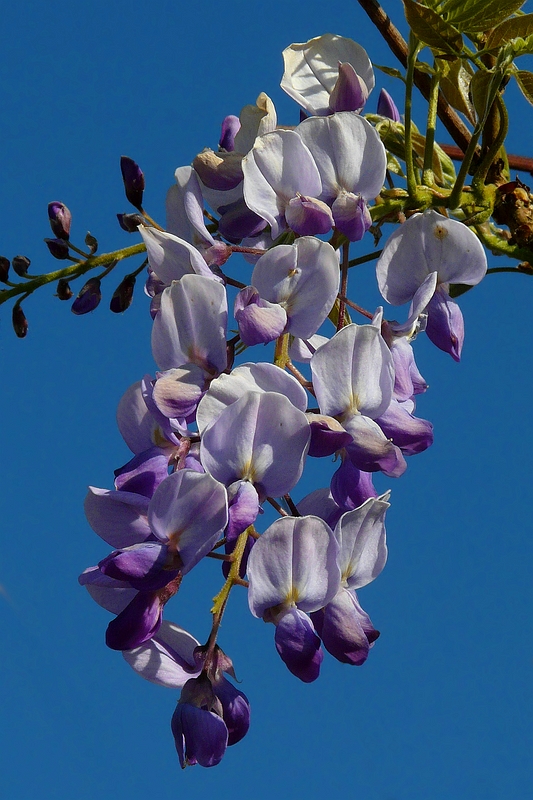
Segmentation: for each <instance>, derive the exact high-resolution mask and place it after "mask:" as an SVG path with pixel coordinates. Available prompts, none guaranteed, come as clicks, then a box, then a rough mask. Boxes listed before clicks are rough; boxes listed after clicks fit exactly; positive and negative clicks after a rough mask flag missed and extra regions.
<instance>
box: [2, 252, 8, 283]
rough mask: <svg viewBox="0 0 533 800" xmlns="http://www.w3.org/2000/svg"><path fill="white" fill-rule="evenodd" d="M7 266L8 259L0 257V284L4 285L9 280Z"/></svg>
mask: <svg viewBox="0 0 533 800" xmlns="http://www.w3.org/2000/svg"><path fill="white" fill-rule="evenodd" d="M9 265H10V261H9V258H6V257H5V256H0V281H1V282H2V283H5V282H6V281H7V280H9Z"/></svg>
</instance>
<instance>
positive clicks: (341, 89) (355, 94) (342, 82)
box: [329, 62, 368, 112]
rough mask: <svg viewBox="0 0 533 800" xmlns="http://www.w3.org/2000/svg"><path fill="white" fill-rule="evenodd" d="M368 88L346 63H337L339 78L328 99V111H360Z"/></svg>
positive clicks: (365, 99)
mask: <svg viewBox="0 0 533 800" xmlns="http://www.w3.org/2000/svg"><path fill="white" fill-rule="evenodd" d="M367 98H368V87H367V85H366V83H365V82H364V80H363V79H362V78H361V77H360V76H359V75H358V74H357V72H356V71H355V69H354V68H353V67H352V65H351V64H349V63H348V62H346V63H344V64H341V63H339V77H338V78H337V82H336V84H335V86H334V87H333V90H332V92H331V94H330V97H329V108H330V111H333V112H336V111H361V109H362V108H363V106H364V104H365V103H366V101H367Z"/></svg>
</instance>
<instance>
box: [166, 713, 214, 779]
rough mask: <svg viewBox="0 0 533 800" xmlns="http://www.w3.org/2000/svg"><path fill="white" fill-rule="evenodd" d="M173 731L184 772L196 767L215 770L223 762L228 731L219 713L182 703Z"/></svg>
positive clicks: (173, 720)
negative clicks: (186, 768) (190, 767)
mask: <svg viewBox="0 0 533 800" xmlns="http://www.w3.org/2000/svg"><path fill="white" fill-rule="evenodd" d="M171 728H172V734H173V736H174V741H175V743H176V750H177V753H178V758H179V760H180V765H181V768H182V769H185V767H187V766H193V765H194V764H200V766H201V767H214V766H215V765H216V764H218V763H219V762H220V761H221V760H222V757H223V755H224V753H225V752H226V747H227V743H228V729H227V728H226V724H225V722H224V720H223V719H222V717H220V716H218V714H215V713H214V712H213V711H208V710H206V709H204V708H198V707H197V706H192V705H189V703H178V705H177V706H176V710H175V712H174V715H173V717H172V723H171Z"/></svg>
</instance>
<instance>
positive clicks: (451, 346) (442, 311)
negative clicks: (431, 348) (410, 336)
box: [426, 286, 465, 361]
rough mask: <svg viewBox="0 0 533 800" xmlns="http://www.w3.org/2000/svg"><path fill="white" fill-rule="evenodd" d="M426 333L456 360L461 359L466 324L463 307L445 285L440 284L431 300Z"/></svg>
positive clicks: (428, 308) (435, 343) (437, 345)
mask: <svg viewBox="0 0 533 800" xmlns="http://www.w3.org/2000/svg"><path fill="white" fill-rule="evenodd" d="M427 312H428V319H427V324H426V333H427V335H428V337H429V338H430V339H431V341H432V342H433V344H434V345H436V347H438V348H439V349H440V350H444V352H445V353H449V354H450V355H451V357H452V358H453V359H454V361H460V360H461V350H462V349H463V341H464V338H465V326H464V320H463V314H462V312H461V309H460V308H459V306H458V305H457V303H455V302H454V301H453V300H452V299H451V297H450V296H449V294H448V293H447V292H446V289H444V287H442V286H439V287H438V288H437V291H436V292H435V294H434V295H433V297H432V298H431V300H430V301H429V304H428V307H427Z"/></svg>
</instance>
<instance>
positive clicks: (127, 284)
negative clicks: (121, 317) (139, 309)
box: [109, 275, 135, 314]
mask: <svg viewBox="0 0 533 800" xmlns="http://www.w3.org/2000/svg"><path fill="white" fill-rule="evenodd" d="M134 287H135V275H126V277H125V278H124V280H123V281H122V283H119V285H118V286H117V288H116V289H115V292H114V294H113V297H112V298H111V302H110V304H109V308H110V309H111V311H112V312H113V313H114V314H121V313H122V312H123V311H125V310H126V309H127V308H129V307H130V306H131V301H132V300H133V289H134Z"/></svg>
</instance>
